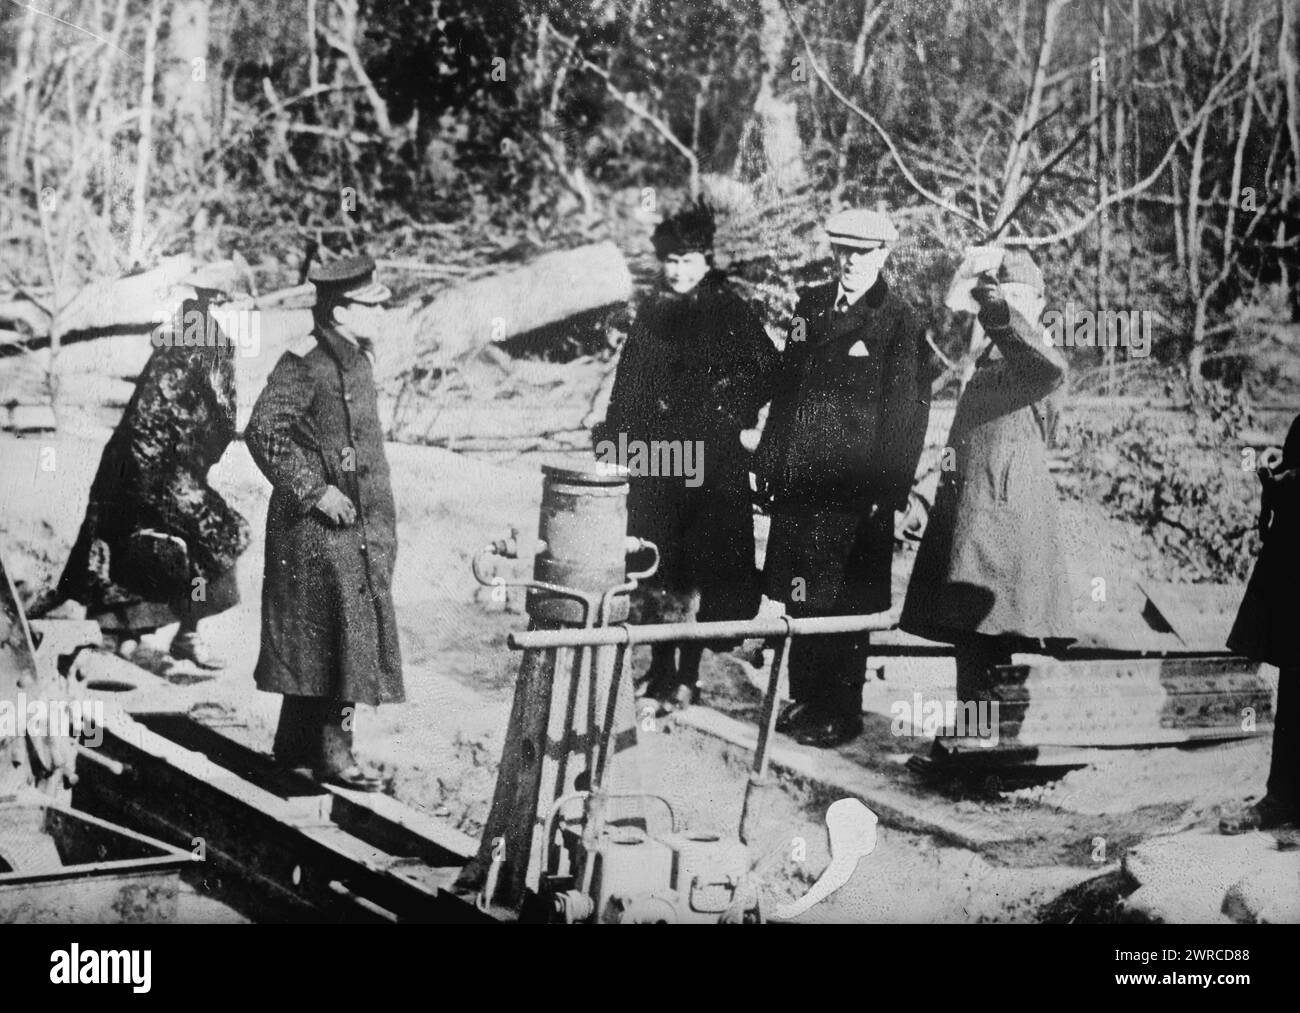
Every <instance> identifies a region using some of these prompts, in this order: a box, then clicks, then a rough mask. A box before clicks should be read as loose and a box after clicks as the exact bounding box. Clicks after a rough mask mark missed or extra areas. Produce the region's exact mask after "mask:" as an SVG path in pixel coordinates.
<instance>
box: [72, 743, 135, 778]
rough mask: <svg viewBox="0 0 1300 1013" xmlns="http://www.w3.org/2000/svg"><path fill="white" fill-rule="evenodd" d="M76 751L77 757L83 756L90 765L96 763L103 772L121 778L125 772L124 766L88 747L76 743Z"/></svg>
mask: <svg viewBox="0 0 1300 1013" xmlns="http://www.w3.org/2000/svg"><path fill="white" fill-rule="evenodd" d="M76 749H77V755H78V756H84V757H85V758H86V759H87V760H89V761H90V762H91V763H98V764H99V765H100V766H101V767H103V768H104V769H105V770H107V771H109V772H110V773H112V774H116V775H117V776H118V777H121V776H122V775H123V774H125V773H126V771H127V767H126V764H124V763H119V762H118V761H117V760H113V759H110V758H109V757H107V756H105V755H104V754H103V753H101V752H99V751H98V750H95V749H91V748H90V747H89V746H83V745H82V744H81V743H79V742H78V743H77V745H76Z"/></svg>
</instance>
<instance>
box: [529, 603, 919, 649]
mask: <svg viewBox="0 0 1300 1013" xmlns="http://www.w3.org/2000/svg"><path fill="white" fill-rule="evenodd" d="M896 627H897V624H896V623H894V622H892V621H890V619H889V618H888V616H887V613H884V612H878V613H876V614H874V615H867V616H811V617H808V618H803V619H791V618H789V617H787V616H777V617H775V618H772V619H743V620H736V621H729V622H719V623H658V624H655V625H650V626H623V625H619V626H604V627H596V628H589V629H565V630H528V631H526V632H521V633H511V634H510V636H509V637H507V638H506V643H507V644H508V645H509V646H510V649H511V650H513V651H531V650H544V649H546V648H550V647H597V646H600V645H606V644H629V645H630V644H667V643H696V642H699V641H708V640H751V639H760V640H770V639H773V638H776V637H784V636H786V635H787V634H788V635H790V636H796V637H807V636H819V635H823V634H828V633H881V632H884V631H886V630H892V629H895V628H896Z"/></svg>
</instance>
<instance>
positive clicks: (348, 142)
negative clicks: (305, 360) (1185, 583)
mask: <svg viewBox="0 0 1300 1013" xmlns="http://www.w3.org/2000/svg"><path fill="white" fill-rule="evenodd" d="M0 47H2V48H0V82H2V85H0V87H2V90H0V106H2V107H3V112H2V113H0V138H2V140H3V152H2V154H0V165H3V172H4V179H3V184H2V192H3V197H2V199H0V236H2V237H3V248H2V249H0V270H2V271H3V274H0V302H3V303H6V304H7V305H9V306H10V308H11V312H10V313H9V314H8V316H9V319H10V322H9V324H8V326H12V327H18V328H19V329H20V330H21V327H22V325H21V324H20V323H15V322H14V320H15V318H18V319H21V318H22V316H23V313H22V312H18V311H15V310H14V309H13V307H15V306H18V307H20V308H21V307H22V306H25V305H28V304H30V305H34V306H36V307H39V308H40V309H41V310H42V311H43V312H45V313H47V314H48V315H50V316H51V317H52V318H53V321H54V322H53V324H52V327H51V330H52V333H51V334H50V335H49V339H50V341H51V344H52V347H53V349H54V350H55V351H57V349H58V346H59V341H60V339H61V337H62V336H63V335H61V334H60V325H59V317H58V312H57V311H58V309H59V307H61V306H64V305H66V304H67V303H68V302H69V301H70V300H71V299H72V297H73V295H74V294H75V293H76V292H77V291H78V290H79V289H80V288H81V286H82V285H84V284H85V283H86V282H87V281H88V280H90V279H94V278H101V277H106V276H120V275H122V274H125V273H129V272H132V271H137V270H142V269H146V268H148V267H150V266H151V265H153V264H155V263H157V262H158V260H159V259H160V258H161V257H162V256H164V255H166V254H173V253H177V252H189V253H193V254H195V255H196V256H197V257H198V258H199V259H200V260H213V259H220V258H229V257H231V256H232V255H234V254H237V255H238V256H239V257H241V258H242V259H243V260H244V261H246V262H247V263H248V264H249V265H250V277H252V278H253V279H254V283H255V284H261V285H263V286H268V287H269V286H274V285H277V284H291V283H293V282H294V281H297V280H300V279H299V278H298V273H299V268H300V266H301V264H302V262H303V258H304V253H305V250H306V249H307V247H308V246H309V245H312V244H314V245H315V248H316V249H317V251H318V254H317V255H319V256H328V255H330V254H331V253H337V252H341V251H344V250H349V249H359V248H365V249H368V250H369V251H370V252H372V253H375V254H377V255H380V256H387V257H390V258H399V259H401V258H405V259H408V260H413V261H416V262H418V263H420V264H424V265H428V270H427V271H426V272H425V273H424V274H423V275H420V277H423V278H425V279H426V280H427V281H428V283H430V284H433V283H437V284H442V283H447V282H449V281H454V280H455V279H456V278H457V276H458V275H459V274H463V273H464V272H466V271H469V270H471V269H473V270H475V271H477V270H479V269H481V268H483V267H484V266H485V265H491V264H493V263H496V262H500V261H518V260H523V259H527V258H528V257H530V256H532V255H533V254H535V253H539V252H542V251H545V250H550V249H556V248H563V247H567V246H573V245H577V244H579V243H587V242H590V241H592V240H593V239H598V238H607V237H612V238H614V239H615V241H616V242H619V243H620V245H621V246H624V247H625V248H626V249H628V250H629V251H630V252H631V253H632V254H634V255H635V254H636V252H637V251H638V250H639V251H640V253H641V255H642V256H644V253H645V250H646V248H647V244H646V243H645V236H646V235H647V234H648V229H649V224H650V222H652V221H653V219H654V216H655V215H656V214H658V213H661V212H662V211H663V210H665V209H667V208H668V207H670V206H671V205H673V204H675V203H677V202H678V201H680V200H681V199H684V198H685V197H687V196H689V195H691V194H704V195H706V196H707V197H708V198H709V199H710V200H711V201H712V202H713V203H714V204H715V206H716V207H717V208H718V209H719V211H720V212H721V213H722V215H723V217H724V226H723V229H722V232H721V234H720V243H719V245H720V254H721V257H722V259H723V260H724V261H726V262H727V263H728V264H729V265H730V267H731V269H732V270H733V271H734V272H735V273H736V274H737V275H738V276H739V278H740V279H741V280H742V282H743V283H744V284H745V285H746V288H747V291H748V292H749V293H750V294H751V295H753V296H754V297H755V298H757V299H758V300H759V301H760V302H761V303H762V304H763V305H764V307H765V308H766V310H767V312H768V313H769V315H770V319H771V320H772V321H773V323H774V325H775V323H776V321H777V320H778V318H779V316H780V313H781V312H782V311H783V309H785V308H788V306H789V305H790V302H791V299H792V293H793V288H794V286H795V284H797V283H799V282H801V281H804V280H807V279H809V278H811V277H815V276H816V275H817V274H818V273H820V272H824V271H825V269H826V263H825V259H824V256H825V251H824V248H823V249H820V251H819V247H818V246H817V240H818V231H817V230H818V225H819V223H820V221H821V219H822V217H823V216H824V214H825V213H826V212H827V211H829V210H833V209H835V208H837V207H840V206H843V205H846V204H858V205H867V206H881V207H884V208H886V209H888V210H889V211H891V213H893V214H894V215H895V217H896V219H897V220H898V222H899V224H900V226H901V229H902V232H903V241H902V243H901V244H900V247H899V249H898V251H897V252H896V254H895V256H894V258H893V261H892V263H891V268H890V273H891V277H893V278H895V279H897V280H898V282H899V284H900V285H901V287H902V288H903V289H904V291H905V293H906V294H907V295H908V297H909V298H911V299H912V300H913V301H914V302H916V303H918V304H920V305H921V306H922V307H923V308H924V309H925V312H926V313H927V314H928V315H929V318H930V320H931V324H932V339H933V340H934V342H935V346H936V350H937V352H938V353H939V354H941V355H943V356H944V357H945V358H947V359H948V360H949V362H950V363H952V364H955V363H958V362H959V360H960V358H961V355H962V350H963V342H964V340H965V337H966V334H967V333H968V331H967V330H964V329H963V327H962V326H961V323H960V322H959V321H954V320H953V319H952V314H950V313H948V312H947V311H946V310H944V309H943V307H942V299H941V296H942V292H943V289H944V287H945V286H946V284H947V281H948V279H949V277H950V276H951V272H952V269H953V267H954V266H955V264H956V262H957V260H958V259H959V256H960V251H961V249H962V247H963V246H964V245H966V244H968V243H973V242H996V243H1001V244H1006V245H1018V246H1023V247H1028V248H1029V249H1031V250H1032V252H1033V254H1034V256H1035V257H1036V258H1037V259H1038V260H1039V262H1040V263H1041V264H1042V266H1043V267H1044V269H1045V272H1046V275H1047V278H1048V282H1049V305H1052V306H1057V307H1061V306H1063V305H1064V303H1065V302H1066V300H1067V299H1073V300H1074V302H1075V303H1076V304H1077V305H1079V306H1080V307H1086V308H1091V309H1094V310H1100V309H1104V308H1114V309H1123V310H1145V311H1148V312H1152V313H1155V314H1157V317H1156V319H1157V320H1158V325H1157V327H1156V342H1157V345H1156V349H1155V353H1154V354H1153V355H1152V356H1151V357H1150V358H1149V359H1127V358H1125V357H1124V355H1123V353H1122V351H1121V353H1120V354H1119V355H1115V354H1113V353H1110V352H1105V351H1101V350H1091V349H1082V350H1075V351H1074V352H1073V353H1072V354H1073V355H1074V358H1075V360H1076V362H1075V365H1076V367H1077V371H1078V374H1079V376H1078V382H1079V383H1080V384H1081V385H1082V389H1089V388H1091V389H1092V390H1094V391H1103V392H1107V393H1119V392H1132V391H1134V390H1138V391H1140V390H1143V389H1144V387H1143V385H1144V384H1146V385H1150V384H1156V385H1158V386H1160V388H1161V389H1162V390H1164V389H1166V388H1167V387H1168V385H1169V383H1170V382H1181V383H1183V384H1185V385H1186V386H1187V387H1189V388H1190V389H1191V392H1192V395H1193V396H1197V394H1198V393H1203V389H1204V386H1205V383H1206V382H1214V383H1220V384H1226V385H1228V386H1229V387H1231V388H1234V389H1245V390H1248V391H1250V390H1256V389H1259V388H1264V389H1268V390H1269V391H1271V392H1274V393H1275V392H1276V391H1277V389H1278V388H1279V386H1281V387H1285V385H1286V384H1287V382H1288V380H1287V377H1286V375H1285V374H1286V370H1287V362H1288V361H1293V360H1294V359H1295V358H1296V356H1295V353H1296V350H1297V349H1296V340H1297V339H1296V336H1295V335H1296V330H1295V328H1294V326H1291V325H1290V322H1291V321H1293V320H1295V319H1296V318H1297V308H1298V305H1300V296H1298V295H1297V292H1298V282H1300V279H1298V274H1300V272H1298V271H1297V249H1298V248H1300V185H1298V182H1297V177H1298V175H1300V170H1298V166H1300V161H1298V157H1300V156H1298V153H1300V84H1298V83H1297V78H1298V76H1300V13H1298V12H1297V3H1296V2H1295V0H1244V2H1231V0H1187V2H1181V0H1019V2H1011V3H1006V2H1003V3H997V2H992V0H988V2H985V0H955V2H937V0H814V2H808V3H801V4H787V3H785V2H784V0H727V2H720V0H692V2H689V3H686V2H677V3H666V2H652V0H573V2H558V0H494V2H491V3H482V2H476V0H368V2H362V0H295V2H291V3H274V4H267V3H254V2H251V0H43V2H39V0H38V2H35V3H31V4H28V3H19V2H17V0H6V3H5V4H4V6H3V7H0ZM965 326H966V327H967V328H968V326H969V322H968V321H967V322H966V324H965ZM1171 377H1172V378H1173V380H1172V381H1171V379H1170V378H1171Z"/></svg>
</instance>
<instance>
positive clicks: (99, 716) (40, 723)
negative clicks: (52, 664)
mask: <svg viewBox="0 0 1300 1013" xmlns="http://www.w3.org/2000/svg"><path fill="white" fill-rule="evenodd" d="M18 735H30V736H32V737H33V738H44V737H46V736H54V737H56V738H79V739H83V740H84V742H85V743H86V745H88V746H91V747H92V748H93V747H95V746H100V745H102V744H103V742H104V702H103V701H102V700H43V699H40V698H39V697H38V698H36V699H32V700H29V699H28V698H27V694H26V693H24V692H22V691H21V690H20V691H19V693H18V695H17V696H16V697H14V698H13V699H5V700H0V739H3V738H13V737H15V736H18Z"/></svg>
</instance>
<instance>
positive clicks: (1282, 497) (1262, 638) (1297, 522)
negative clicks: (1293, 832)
mask: <svg viewBox="0 0 1300 1013" xmlns="http://www.w3.org/2000/svg"><path fill="white" fill-rule="evenodd" d="M1259 480H1260V483H1261V484H1262V485H1263V490H1262V492H1261V497H1262V500H1263V502H1262V510H1261V512H1260V522H1259V523H1260V528H1261V530H1262V532H1263V535H1264V545H1263V547H1262V548H1261V549H1260V552H1259V559H1258V560H1257V561H1256V562H1255V570H1254V572H1253V573H1252V574H1251V575H1250V583H1249V584H1247V585H1246V595H1245V597H1244V598H1243V599H1242V602H1241V608H1240V609H1239V610H1238V612H1237V621H1236V622H1235V623H1233V625H1232V632H1231V634H1229V636H1228V648H1229V649H1230V650H1232V651H1235V652H1236V653H1238V654H1244V655H1245V656H1246V657H1248V658H1252V659H1254V660H1255V661H1262V662H1264V663H1265V664H1269V665H1276V666H1277V667H1278V682H1277V713H1276V715H1275V716H1274V720H1273V759H1272V762H1271V764H1270V765H1269V771H1268V786H1267V791H1266V793H1265V795H1264V797H1263V798H1262V799H1260V800H1259V801H1258V802H1256V803H1255V804H1254V805H1253V806H1251V807H1250V808H1248V809H1246V810H1245V811H1244V812H1242V813H1239V814H1237V815H1235V816H1228V817H1225V818H1224V820H1223V821H1222V823H1221V824H1220V828H1221V829H1222V830H1223V831H1224V832H1225V833H1242V832H1244V831H1247V830H1268V829H1270V828H1272V827H1278V826H1284V825H1286V824H1288V823H1295V822H1297V821H1300V728H1298V727H1297V723H1298V721H1300V713H1298V712H1300V699H1298V698H1300V635H1297V632H1296V605H1295V588H1294V585H1295V579H1296V576H1297V574H1300V415H1298V416H1296V418H1295V420H1294V421H1292V423H1291V429H1290V431H1289V432H1288V433H1287V435H1286V443H1285V444H1283V447H1282V460H1281V462H1279V463H1278V464H1277V465H1276V467H1269V466H1267V465H1265V466H1263V467H1261V468H1260V469H1259Z"/></svg>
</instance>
